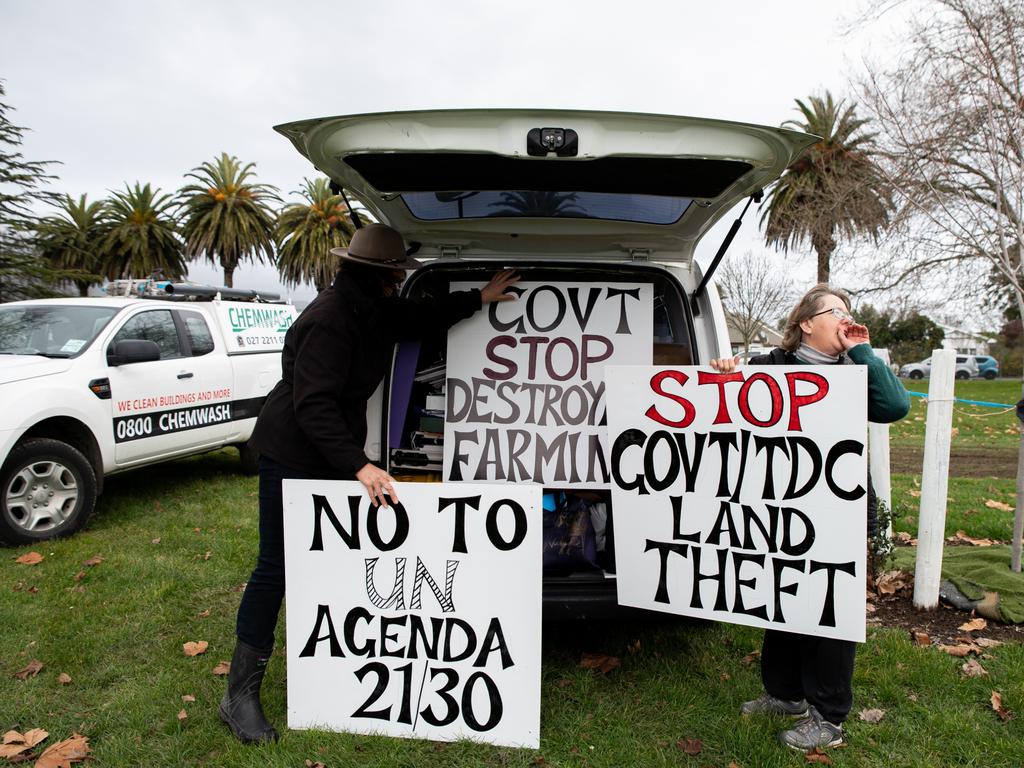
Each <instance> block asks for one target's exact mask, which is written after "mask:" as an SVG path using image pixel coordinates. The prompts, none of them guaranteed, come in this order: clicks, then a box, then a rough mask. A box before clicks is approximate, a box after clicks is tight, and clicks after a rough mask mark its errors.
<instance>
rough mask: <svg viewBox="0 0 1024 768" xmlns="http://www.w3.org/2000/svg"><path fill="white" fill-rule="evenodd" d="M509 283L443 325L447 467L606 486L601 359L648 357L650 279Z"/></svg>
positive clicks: (460, 476)
mask: <svg viewBox="0 0 1024 768" xmlns="http://www.w3.org/2000/svg"><path fill="white" fill-rule="evenodd" d="M472 287H475V286H474V285H471V284H468V283H467V284H453V285H452V286H451V288H452V290H463V289H466V288H472ZM509 290H510V292H514V293H516V294H518V295H519V299H518V301H514V302H495V303H493V304H490V305H489V306H488V307H487V308H486V309H485V311H483V312H479V313H477V314H476V315H474V316H473V317H471V318H469V319H467V320H463V321H462V322H460V323H458V324H457V325H455V326H454V327H453V328H452V329H451V330H450V331H449V332H448V357H447V380H446V406H447V407H446V414H445V426H444V455H443V471H444V478H445V479H446V480H452V481H471V482H507V483H518V482H524V481H525V482H535V483H539V484H542V485H547V486H556V487H557V486H562V487H565V486H573V487H577V488H607V487H608V483H609V479H608V460H607V437H606V432H605V421H604V419H605V385H604V376H603V371H604V367H605V366H606V365H610V364H613V363H616V364H620V365H649V364H650V363H651V350H652V345H653V333H654V331H653V322H654V321H653V295H654V292H653V288H652V286H651V285H650V284H649V283H603V284H600V285H595V284H592V283H568V282H550V283H541V282H523V283H519V284H518V285H516V286H514V287H513V288H511V289H509Z"/></svg>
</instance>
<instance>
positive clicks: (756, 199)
mask: <svg viewBox="0 0 1024 768" xmlns="http://www.w3.org/2000/svg"><path fill="white" fill-rule="evenodd" d="M763 197H764V190H761V189H759V190H757V191H755V192H754V193H753V194H752V195H751V196H750V197H749V198H748V199H747V204H746V205H745V206H743V210H742V211H740V215H739V216H738V217H737V218H736V221H734V222H733V223H732V226H731V227H729V232H728V234H726V236H725V240H723V241H722V244H721V245H720V246H718V253H716V254H715V258H714V259H712V260H711V266H709V267H708V271H707V272H705V273H704V277H703V278H702V279H701V281H700V285H698V286H697V290H695V291H694V292H693V296H692V297H691V299H690V305H691V306H692V307H693V313H694V314H695V315H697V314H700V312H699V310H698V307H697V299H699V298H700V296H701V294H702V293H704V288H705V287H706V286H707V284H708V281H709V280H711V276H712V275H714V274H715V270H716V269H718V264H719V262H721V260H722V257H723V256H725V252H726V251H727V250H729V246H730V245H732V239H733V238H734V237H736V233H737V232H738V231H739V229H740V224H741V223H742V222H743V217H744V216H745V215H746V213H747V209H748V208H749V207H750V204H751V203H760V202H761V199H762V198H763Z"/></svg>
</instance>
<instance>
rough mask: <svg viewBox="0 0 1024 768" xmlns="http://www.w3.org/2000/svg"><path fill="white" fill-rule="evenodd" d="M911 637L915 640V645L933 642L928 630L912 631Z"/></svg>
mask: <svg viewBox="0 0 1024 768" xmlns="http://www.w3.org/2000/svg"><path fill="white" fill-rule="evenodd" d="M910 638H911V639H912V640H913V641H914V645H931V644H932V639H931V638H930V637H929V636H928V633H927V632H916V631H915V632H911V633H910Z"/></svg>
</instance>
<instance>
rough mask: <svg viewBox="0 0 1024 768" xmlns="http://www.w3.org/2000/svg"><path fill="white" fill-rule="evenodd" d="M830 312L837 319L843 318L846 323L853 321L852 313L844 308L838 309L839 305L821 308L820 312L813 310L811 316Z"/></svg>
mask: <svg viewBox="0 0 1024 768" xmlns="http://www.w3.org/2000/svg"><path fill="white" fill-rule="evenodd" d="M830 313H831V314H832V315H833V316H834V317H835V318H836V319H837V320H845V321H846V322H848V323H852V322H853V315H851V314H850V313H849V312H847V311H846V310H843V309H840V308H839V307H832V308H831V309H823V310H821V312H815V313H814V314H813V315H811V317H817V316H818V315H827V314H830Z"/></svg>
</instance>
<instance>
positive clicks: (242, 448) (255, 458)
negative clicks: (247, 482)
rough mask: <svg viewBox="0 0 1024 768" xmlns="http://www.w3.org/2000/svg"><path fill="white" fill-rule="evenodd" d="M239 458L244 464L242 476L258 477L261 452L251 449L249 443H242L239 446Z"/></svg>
mask: <svg viewBox="0 0 1024 768" xmlns="http://www.w3.org/2000/svg"><path fill="white" fill-rule="evenodd" d="M237 448H238V458H239V459H240V460H241V464H242V474H245V475H258V474H259V471H260V452H259V451H257V450H256V449H255V448H250V447H249V444H248V443H240V444H239V445H238V446H237Z"/></svg>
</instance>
